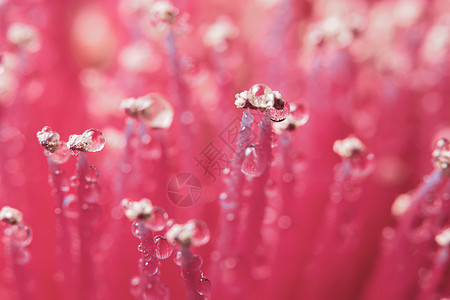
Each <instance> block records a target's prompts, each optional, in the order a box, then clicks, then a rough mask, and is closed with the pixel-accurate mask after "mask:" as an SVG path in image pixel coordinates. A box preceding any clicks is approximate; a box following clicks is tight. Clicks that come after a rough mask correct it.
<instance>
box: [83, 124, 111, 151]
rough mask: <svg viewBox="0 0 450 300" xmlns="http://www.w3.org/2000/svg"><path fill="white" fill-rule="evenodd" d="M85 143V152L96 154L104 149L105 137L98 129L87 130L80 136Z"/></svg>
mask: <svg viewBox="0 0 450 300" xmlns="http://www.w3.org/2000/svg"><path fill="white" fill-rule="evenodd" d="M82 137H83V139H84V141H85V142H86V144H87V145H86V149H85V150H86V151H87V152H98V151H100V150H102V149H103V148H104V147H105V137H104V135H103V132H101V131H100V130H98V129H88V130H86V131H85V132H84V133H83V135H82Z"/></svg>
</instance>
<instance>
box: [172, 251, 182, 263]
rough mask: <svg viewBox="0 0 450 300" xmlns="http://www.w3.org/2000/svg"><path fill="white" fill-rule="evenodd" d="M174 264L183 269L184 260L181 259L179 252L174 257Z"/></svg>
mask: <svg viewBox="0 0 450 300" xmlns="http://www.w3.org/2000/svg"><path fill="white" fill-rule="evenodd" d="M173 262H174V263H175V264H176V265H177V266H180V267H181V264H182V259H181V252H180V251H177V253H175V255H174V256H173Z"/></svg>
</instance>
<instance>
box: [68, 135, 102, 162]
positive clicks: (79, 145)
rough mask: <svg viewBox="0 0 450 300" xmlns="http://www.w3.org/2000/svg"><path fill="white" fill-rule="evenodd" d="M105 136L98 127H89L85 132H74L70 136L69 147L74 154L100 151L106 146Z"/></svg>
mask: <svg viewBox="0 0 450 300" xmlns="http://www.w3.org/2000/svg"><path fill="white" fill-rule="evenodd" d="M105 142H106V140H105V136H104V135H103V132H101V131H100V130H98V129H94V128H91V129H88V130H86V131H85V132H83V134H81V135H77V134H73V135H71V136H70V137H69V141H68V142H67V147H68V148H69V149H70V151H71V152H72V155H75V156H76V155H78V154H79V153H80V151H81V152H98V151H100V150H102V149H103V148H104V147H105Z"/></svg>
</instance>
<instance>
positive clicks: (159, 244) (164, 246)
mask: <svg viewBox="0 0 450 300" xmlns="http://www.w3.org/2000/svg"><path fill="white" fill-rule="evenodd" d="M155 246H156V257H157V258H159V259H166V258H168V257H169V256H170V255H172V252H173V248H172V245H171V244H170V243H169V241H168V240H167V239H165V238H164V237H163V236H161V235H158V236H156V237H155Z"/></svg>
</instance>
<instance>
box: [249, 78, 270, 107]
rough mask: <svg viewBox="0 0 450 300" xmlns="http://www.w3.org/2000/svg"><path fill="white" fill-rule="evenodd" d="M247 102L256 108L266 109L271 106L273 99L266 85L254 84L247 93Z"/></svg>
mask: <svg viewBox="0 0 450 300" xmlns="http://www.w3.org/2000/svg"><path fill="white" fill-rule="evenodd" d="M248 101H249V102H250V103H251V104H252V105H253V106H255V107H257V108H268V107H271V106H273V104H274V101H275V97H274V94H273V91H272V89H270V88H269V87H268V86H267V85H265V84H255V85H253V86H252V87H251V88H250V89H249V91H248Z"/></svg>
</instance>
